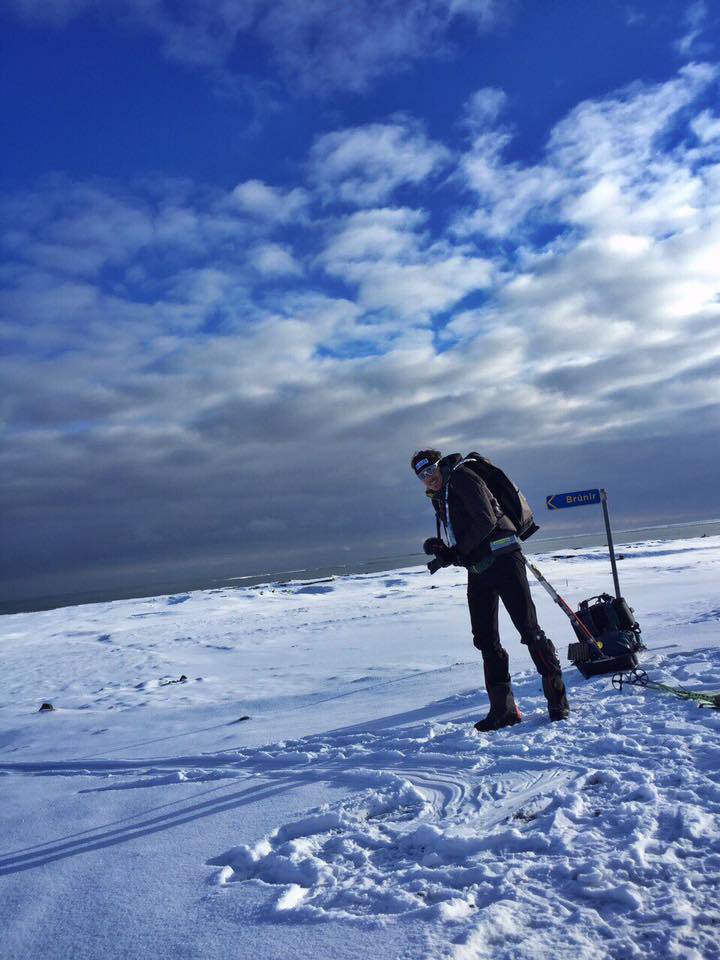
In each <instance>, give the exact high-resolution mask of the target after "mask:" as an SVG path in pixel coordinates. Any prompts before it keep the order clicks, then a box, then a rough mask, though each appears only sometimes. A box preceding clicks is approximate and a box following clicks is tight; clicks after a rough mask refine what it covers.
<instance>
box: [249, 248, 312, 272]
mask: <svg viewBox="0 0 720 960" xmlns="http://www.w3.org/2000/svg"><path fill="white" fill-rule="evenodd" d="M250 262H251V263H252V265H253V267H254V268H255V269H256V270H257V271H258V272H259V273H262V274H264V275H265V276H270V277H280V276H296V275H298V274H300V273H302V270H301V267H300V265H299V264H298V262H297V261H296V260H295V258H294V257H293V255H292V252H291V251H290V250H289V249H288V248H287V247H283V246H281V245H280V244H279V243H262V244H258V246H256V247H254V248H253V249H252V250H251V251H250Z"/></svg>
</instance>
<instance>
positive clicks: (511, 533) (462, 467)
mask: <svg viewBox="0 0 720 960" xmlns="http://www.w3.org/2000/svg"><path fill="white" fill-rule="evenodd" d="M410 463H411V467H412V469H413V471H414V473H415V475H416V476H417V477H418V478H419V479H420V480H421V481H422V483H423V484H424V485H425V493H426V495H427V496H428V497H429V498H430V500H431V501H432V505H433V508H434V510H435V516H436V520H437V536H435V537H429V538H428V539H427V540H426V541H425V543H424V544H423V549H424V551H425V553H426V554H428V555H429V556H430V555H433V556H434V557H435V560H433V561H432V562H430V563H429V564H428V569H429V570H430V572H431V573H434V572H435V571H436V570H437V569H439V568H440V567H447V566H451V565H455V566H462V567H466V568H467V570H468V587H467V599H468V608H469V610H470V624H471V628H472V636H473V643H474V645H475V646H476V647H477V649H478V650H479V651H480V653H481V654H482V658H483V668H484V674H485V687H486V689H487V694H488V698H489V700H490V710H489V712H488V715H487V716H486V717H485V718H484V719H482V720H479V721H478V722H477V723H476V724H475V729H476V730H480V731H486V730H499V729H500V728H501V727H508V726H511V725H512V724H515V723H519V722H520V720H521V719H522V716H521V714H520V711H519V709H518V706H517V704H516V703H515V697H514V695H513V690H512V683H511V680H510V673H509V658H508V654H507V651H506V650H505V648H504V647H503V645H502V643H501V642H500V634H499V631H498V601H499V600H502V602H503V604H504V606H505V609H506V610H507V612H508V613H509V615H510V619H511V620H512V622H513V624H514V626H515V628H516V629H517V630H518V632H519V634H520V640H521V642H522V643H523V644H525V645H526V646H527V648H528V651H529V653H530V656H531V657H532V660H533V663H534V664H535V667H536V669H537V671H538V673H539V674H540V676H541V677H542V686H543V692H544V693H545V697H546V699H547V703H548V713H549V715H550V719H551V720H565V719H566V718H567V717H568V714H569V709H570V708H569V706H568V700H567V695H566V693H565V684H564V682H563V676H562V670H561V668H560V661H559V660H558V657H557V653H556V651H555V647H554V646H553V643H552V641H551V640H549V639H548V637H546V636H545V633H544V632H543V630H542V629H541V628H540V626H539V624H538V621H537V614H536V611H535V604H534V603H533V601H532V597H531V596H530V586H529V584H528V579H527V573H526V570H525V562H524V558H523V556H522V548H521V544H520V540H524V539H526V538H527V537H528V536H530V535H531V534H532V533H534V532H535V530H537V526H536V525H535V523H534V521H533V518H532V512H531V510H530V508H529V506H528V504H527V501H526V500H525V498H524V497H523V495H522V493H520V491H519V490H518V488H517V487H516V486H515V485H514V484H513V483H512V481H510V480H509V479H508V478H507V476H506V475H505V474H504V473H503V472H502V471H501V470H500V469H499V468H498V467H495V466H494V465H493V464H492V463H490V461H489V460H487V459H485V458H484V457H481V456H480V455H479V454H476V453H471V454H469V455H468V456H467V457H464V458H463V457H462V456H461V455H460V454H459V453H454V454H451V455H449V456H445V457H444V456H443V455H442V454H441V453H440V451H439V450H419V451H418V452H417V453H415V454H414V455H413V457H412V460H411V461H410ZM441 526H442V528H443V529H444V531H445V534H446V537H445V540H444V539H443V538H442V537H441V536H440V528H441ZM446 541H447V542H446Z"/></svg>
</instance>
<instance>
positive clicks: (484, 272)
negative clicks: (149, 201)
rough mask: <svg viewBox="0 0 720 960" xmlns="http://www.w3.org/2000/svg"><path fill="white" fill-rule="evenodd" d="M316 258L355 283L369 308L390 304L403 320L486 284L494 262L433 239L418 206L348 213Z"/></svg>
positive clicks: (423, 316) (421, 317) (424, 315)
mask: <svg viewBox="0 0 720 960" xmlns="http://www.w3.org/2000/svg"><path fill="white" fill-rule="evenodd" d="M320 262H321V263H322V265H323V266H324V268H325V269H326V271H327V272H328V273H330V274H332V275H333V276H336V277H340V278H342V279H343V280H345V281H346V282H347V283H349V284H351V285H353V286H355V287H357V289H358V297H359V302H360V303H361V305H362V306H363V307H364V308H366V309H368V310H390V311H391V312H392V313H393V314H394V315H395V317H397V318H399V319H400V321H401V322H402V323H404V322H405V321H406V320H407V319H408V318H414V319H415V322H417V323H420V324H426V323H427V321H428V318H429V317H430V315H432V314H433V313H435V312H437V311H443V310H447V309H448V308H449V307H451V306H452V305H453V304H455V303H457V302H458V301H459V300H461V299H462V298H463V297H465V296H466V295H467V294H468V293H470V292H472V291H474V290H479V289H484V288H486V287H487V286H488V285H489V284H490V281H491V277H492V272H493V271H492V265H491V264H490V263H489V262H488V261H487V260H486V259H484V258H481V257H477V256H474V255H473V254H472V252H471V251H469V250H467V249H466V248H464V247H462V246H459V245H458V246H453V245H452V244H448V243H445V242H441V243H432V242H430V240H429V237H428V234H427V232H426V230H425V224H424V217H423V215H422V214H421V213H420V212H419V211H416V210H408V209H380V210H370V211H362V212H360V213H356V214H353V215H352V216H349V217H347V218H346V219H345V220H344V221H342V222H341V225H340V227H339V229H338V230H337V231H336V232H335V233H334V234H333V235H332V236H331V238H330V240H329V242H328V244H327V246H326V248H325V250H324V252H323V254H322V255H321V257H320Z"/></svg>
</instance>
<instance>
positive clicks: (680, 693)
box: [612, 668, 720, 710]
mask: <svg viewBox="0 0 720 960" xmlns="http://www.w3.org/2000/svg"><path fill="white" fill-rule="evenodd" d="M626 684H627V685H628V686H631V687H647V688H648V689H649V690H659V691H660V692H661V693H669V694H671V696H673V697H677V698H678V699H680V700H694V701H695V703H697V705H698V706H699V707H711V708H712V709H714V710H720V693H704V692H700V691H695V690H686V689H685V687H670V686H668V685H667V684H666V683H658V682H657V681H656V680H650V679H649V678H648V675H647V673H645V671H644V670H638V669H637V668H636V669H634V670H631V671H630V672H628V673H616V674H614V676H613V678H612V685H613V687H615V689H616V690H622V688H623V687H624V686H625V685H626Z"/></svg>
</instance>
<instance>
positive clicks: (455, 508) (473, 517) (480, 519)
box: [432, 453, 515, 565]
mask: <svg viewBox="0 0 720 960" xmlns="http://www.w3.org/2000/svg"><path fill="white" fill-rule="evenodd" d="M462 459H463V458H462V457H461V455H460V454H459V453H453V454H450V456H447V457H443V459H442V460H441V461H440V469H441V470H442V475H443V485H442V489H441V490H440V492H439V493H436V494H434V495H433V497H432V501H433V507H434V508H435V513H436V515H437V517H438V519H439V521H440V523H441V524H442V525H443V527H444V528H445V530H446V531H447V534H448V538H449V539H450V541H451V544H452V541H453V539H454V545H455V547H456V550H457V557H458V561H459V562H460V563H461V564H463V565H469V564H472V563H477V562H478V561H481V560H485V559H486V558H488V557H490V556H491V551H490V541H491V540H495V539H498V538H500V537H505V536H508V535H509V534H511V533H515V527H514V526H513V523H512V521H511V520H510V519H509V518H508V517H506V516H505V514H504V513H503V512H502V509H501V508H500V505H499V504H498V502H497V500H496V499H495V497H494V496H493V495H492V493H491V492H490V490H489V488H488V486H487V484H486V483H485V482H484V481H483V480H482V479H481V478H480V477H479V476H478V475H477V473H475V472H474V471H473V470H472V469H471V468H470V467H469V466H464V465H463V466H458V464H460V462H461V461H462ZM446 502H447V506H448V508H449V514H450V515H449V517H448V516H446V515H445V514H446V509H445V505H446Z"/></svg>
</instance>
